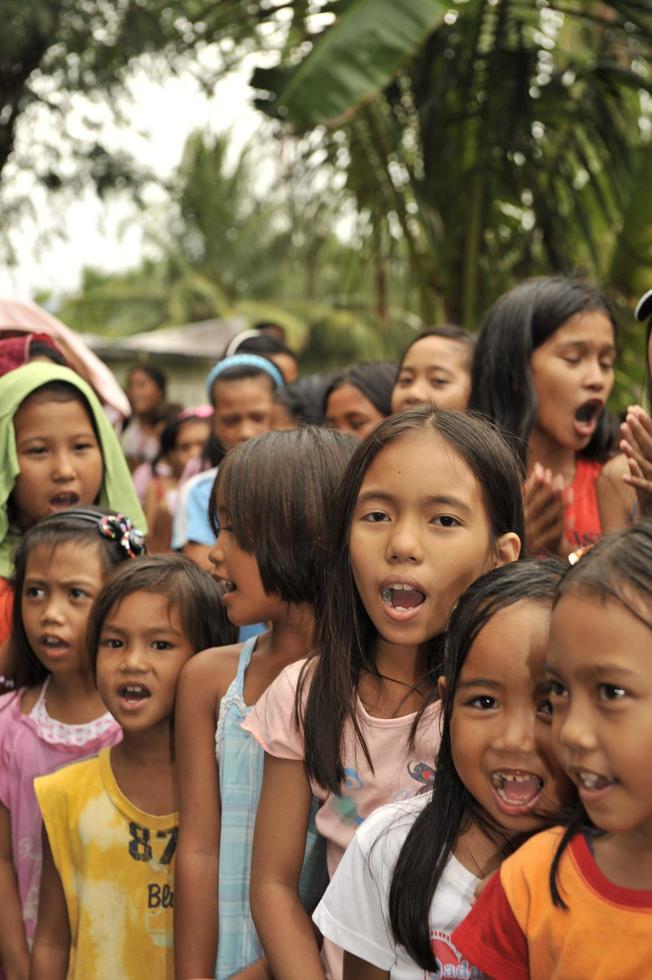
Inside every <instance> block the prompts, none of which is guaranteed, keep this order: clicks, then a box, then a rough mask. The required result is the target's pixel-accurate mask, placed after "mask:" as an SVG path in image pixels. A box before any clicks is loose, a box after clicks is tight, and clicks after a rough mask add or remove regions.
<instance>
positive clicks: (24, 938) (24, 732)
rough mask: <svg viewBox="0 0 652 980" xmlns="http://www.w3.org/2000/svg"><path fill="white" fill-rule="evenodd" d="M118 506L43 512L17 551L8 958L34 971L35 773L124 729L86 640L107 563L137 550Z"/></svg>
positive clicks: (5, 837) (1, 854) (2, 733)
mask: <svg viewBox="0 0 652 980" xmlns="http://www.w3.org/2000/svg"><path fill="white" fill-rule="evenodd" d="M142 549H143V542H142V536H141V535H139V534H138V533H137V532H134V530H133V529H132V527H131V524H130V522H129V521H128V520H127V519H126V518H124V517H122V516H119V515H115V514H111V513H109V512H103V511H102V510H100V509H97V508H84V509H79V508H73V509H71V510H67V511H64V512H63V513H61V514H53V515H51V516H50V517H46V518H44V520H42V521H41V522H40V523H39V524H37V525H36V526H35V527H33V528H32V529H31V530H30V531H28V532H27V534H26V535H25V536H24V538H23V540H22V544H21V546H20V548H19V549H18V554H17V556H16V577H15V588H16V591H15V597H14V603H13V630H12V634H11V644H10V663H9V670H10V672H11V675H12V677H13V678H14V681H15V684H16V688H17V690H16V691H14V692H13V693H10V694H5V695H4V696H2V697H0V903H1V905H2V915H1V916H0V962H2V964H3V965H4V967H5V970H6V972H7V975H8V976H9V977H26V976H27V972H28V958H29V953H28V950H29V947H31V943H32V940H33V938H34V930H35V927H36V912H37V905H38V888H39V880H40V873H41V816H40V813H39V810H38V806H37V804H36V797H35V796H34V789H33V780H34V778H35V777H36V776H43V775H45V774H46V773H50V772H53V771H54V770H55V769H58V768H59V767H60V766H62V765H65V764H66V763H68V762H74V761H75V760H77V759H81V758H84V757H86V756H88V755H93V754H94V753H95V752H97V751H98V749H100V748H101V747H102V746H104V745H113V744H114V743H115V742H117V741H118V740H119V738H120V728H119V726H118V724H117V723H116V722H115V721H114V719H113V718H112V717H111V715H109V714H108V713H107V711H106V708H105V706H104V704H103V703H102V700H101V698H100V696H99V694H98V692H97V688H96V686H95V680H94V678H93V674H92V670H91V659H90V656H89V652H88V647H87V643H86V630H87V626H88V618H89V615H90V611H91V606H92V604H93V601H94V599H95V597H96V596H97V594H98V593H99V591H100V589H101V587H102V584H103V582H104V580H105V578H106V577H107V574H108V572H109V571H110V570H111V569H112V568H113V567H114V566H115V565H117V564H119V563H120V562H123V561H125V560H126V559H128V558H131V557H133V556H135V555H136V554H139V553H140V551H142Z"/></svg>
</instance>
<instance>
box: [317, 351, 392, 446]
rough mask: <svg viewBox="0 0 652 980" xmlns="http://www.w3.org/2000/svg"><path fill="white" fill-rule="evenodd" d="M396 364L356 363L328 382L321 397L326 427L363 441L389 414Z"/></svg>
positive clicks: (379, 362)
mask: <svg viewBox="0 0 652 980" xmlns="http://www.w3.org/2000/svg"><path fill="white" fill-rule="evenodd" d="M395 378H396V365H395V364H393V363H391V362H389V361H360V363H359V364H354V365H353V366H352V367H350V368H348V370H346V371H344V372H343V373H342V374H339V375H337V376H336V377H335V378H333V380H332V381H331V383H330V385H329V387H328V388H327V390H326V394H325V396H324V417H325V419H326V422H327V424H328V425H331V426H332V427H333V428H334V429H339V430H340V432H348V433H349V435H352V436H355V437H356V439H364V438H365V436H367V435H368V434H369V433H370V432H371V430H372V429H373V428H374V427H375V426H377V425H378V423H379V422H382V421H383V419H385V418H387V416H388V415H391V413H392V405H391V397H392V388H393V387H394V380H395Z"/></svg>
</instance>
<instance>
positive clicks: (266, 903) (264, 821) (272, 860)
mask: <svg viewBox="0 0 652 980" xmlns="http://www.w3.org/2000/svg"><path fill="white" fill-rule="evenodd" d="M310 799H311V794H310V785H309V783H308V779H307V777H306V772H305V769H304V766H303V762H302V761H300V760H294V759H278V758H275V757H274V756H271V755H268V754H267V753H265V774H264V777H263V788H262V793H261V797H260V803H259V804H258V813H257V816H256V830H255V833H254V849H253V856H252V864H251V912H252V915H253V918H254V922H255V924H256V929H257V930H258V935H259V937H260V941H261V943H262V945H263V948H264V950H265V953H266V954H267V958H268V959H269V962H270V965H271V968H272V973H273V974H274V976H276V977H282V978H283V980H323V978H324V971H323V968H322V965H321V961H320V958H319V947H318V945H317V940H316V937H315V933H314V931H313V928H312V925H311V922H310V919H309V918H308V915H307V914H306V912H305V910H304V908H303V906H302V904H301V900H300V898H299V876H300V874H301V867H302V864H303V855H304V851H305V846H306V834H307V831H308V819H309V815H310Z"/></svg>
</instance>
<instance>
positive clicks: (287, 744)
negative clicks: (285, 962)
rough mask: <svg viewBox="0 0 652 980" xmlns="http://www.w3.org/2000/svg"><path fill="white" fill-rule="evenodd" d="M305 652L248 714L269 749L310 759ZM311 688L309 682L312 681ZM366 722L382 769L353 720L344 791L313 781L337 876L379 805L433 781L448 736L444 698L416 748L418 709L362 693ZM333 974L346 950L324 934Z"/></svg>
mask: <svg viewBox="0 0 652 980" xmlns="http://www.w3.org/2000/svg"><path fill="white" fill-rule="evenodd" d="M304 663H305V660H298V661H296V662H295V663H293V664H290V666H289V667H286V668H285V670H283V671H282V672H281V673H280V674H279V676H278V677H277V678H276V680H275V681H274V683H273V684H271V685H270V686H269V687H268V688H267V690H266V691H265V693H264V694H263V696H262V697H261V698H259V700H258V701H257V702H256V705H255V707H254V708H253V710H252V711H251V712H250V713H249V715H248V716H247V718H246V719H245V720H244V721H243V722H242V727H243V728H244V729H246V730H247V731H248V732H250V733H251V734H252V735H253V736H254V738H255V739H256V740H257V741H258V742H259V743H260V744H261V745H262V747H263V749H264V750H265V752H267V753H268V754H269V755H272V756H275V757H276V758H279V759H303V735H302V733H301V731H298V730H297V727H296V725H295V723H294V698H295V693H296V689H297V684H298V680H299V674H300V673H301V668H302V667H303V665H304ZM304 690H307V688H305V689H304ZM357 713H358V723H359V725H360V730H361V732H362V734H363V736H364V740H365V742H366V744H367V748H368V750H369V755H370V756H371V759H372V761H373V764H374V771H373V772H372V771H371V769H370V768H369V763H368V762H367V759H366V757H365V754H364V752H363V750H362V747H361V746H360V743H359V741H358V740H357V738H356V736H355V732H354V730H353V725H352V724H351V722H350V721H347V722H346V723H345V726H344V734H343V744H342V762H343V766H344V772H345V776H346V779H345V782H344V784H343V786H342V791H341V793H340V794H339V795H336V794H335V793H333V792H331V790H329V789H324V787H323V786H320V785H319V784H318V783H314V782H312V781H311V784H310V786H311V790H312V793H313V795H314V796H315V797H316V798H317V799H318V800H320V801H321V806H320V808H319V810H318V812H317V817H316V820H315V825H316V827H317V830H318V831H319V833H320V834H321V835H322V837H324V838H325V839H326V858H327V862H328V873H329V875H330V876H331V877H332V876H333V874H334V872H335V869H336V868H337V865H338V864H339V862H340V860H341V858H342V855H343V854H344V851H345V849H346V847H347V845H348V844H349V842H350V841H351V840H352V839H353V836H354V834H355V832H356V829H357V828H358V827H359V826H360V824H361V823H363V821H364V820H365V818H366V817H368V816H369V814H370V813H372V812H373V811H374V810H375V809H377V807H379V806H383V805H384V804H385V803H392V802H395V801H398V800H405V799H408V798H409V797H411V796H415V795H416V794H417V793H421V792H425V791H426V790H427V789H429V788H430V787H431V786H432V783H433V779H434V766H435V758H436V756H437V751H438V749H439V742H440V740H441V730H440V716H441V704H440V702H438V701H437V702H435V703H434V704H432V705H429V707H428V708H426V710H425V711H424V713H423V716H422V718H421V720H420V722H419V727H418V730H417V735H416V739H415V742H414V745H413V747H412V748H411V749H410V751H409V752H408V740H409V738H410V732H411V731H412V725H413V723H414V717H415V716H414V714H409V715H403V716H402V717H400V718H375V717H374V716H373V715H370V714H369V713H368V712H367V711H366V710H365V708H364V707H363V705H362V702H361V701H360V700H359V699H358V701H357ZM324 954H325V959H326V965H327V970H328V974H329V976H331V977H339V976H341V975H342V959H341V952H339V951H338V950H337V947H334V946H333V945H332V944H331V943H329V942H328V940H325V941H324Z"/></svg>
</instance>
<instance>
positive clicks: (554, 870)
mask: <svg viewBox="0 0 652 980" xmlns="http://www.w3.org/2000/svg"><path fill="white" fill-rule="evenodd" d="M651 569H652V523H650V521H641V522H640V523H639V524H637V525H634V527H632V528H631V529H629V530H627V531H624V532H622V533H620V534H616V535H612V536H609V537H605V538H603V539H602V541H600V542H599V543H598V544H597V545H596V547H595V548H593V549H592V550H591V551H589V552H588V553H587V554H586V555H585V556H584V557H582V558H581V559H580V560H579V561H578V562H577V564H576V565H574V566H573V567H571V568H570V569H569V570H568V571H567V573H566V575H565V577H564V579H563V580H562V582H561V586H560V587H559V590H558V598H557V602H556V605H555V608H554V610H553V615H552V625H551V631H550V646H549V651H548V656H547V673H548V677H549V687H550V699H551V703H552V736H553V748H554V751H555V754H556V755H557V757H558V759H559V762H560V764H561V765H562V766H563V768H564V769H565V770H566V772H567V774H568V776H569V777H570V779H571V780H572V781H573V783H574V784H575V786H576V787H577V791H578V796H579V798H578V800H577V803H576V806H575V812H574V814H573V816H572V818H571V820H570V821H569V823H568V825H567V826H566V827H565V828H562V827H557V828H554V829H552V830H549V831H546V832H544V833H541V834H537V836H536V837H534V838H532V840H530V841H528V843H527V844H525V845H524V846H523V847H522V848H521V849H520V850H519V851H517V852H516V854H514V855H513V856H512V857H510V858H509V859H508V860H507V861H506V862H505V863H504V864H503V865H502V867H501V869H500V873H499V875H496V877H495V878H494V879H493V880H492V881H491V882H490V884H489V885H488V886H487V888H486V889H485V891H484V892H483V893H482V895H481V896H480V898H479V900H478V903H477V905H476V906H475V907H474V909H473V911H472V912H471V914H470V916H469V917H468V918H467V919H466V921H465V922H464V923H463V924H462V925H461V926H460V927H459V928H458V929H457V930H456V932H455V933H454V935H453V940H454V941H455V942H456V943H457V945H458V947H459V948H460V949H461V950H462V951H463V952H464V954H465V955H468V956H469V957H470V958H472V959H473V962H475V963H476V964H477V965H478V966H479V967H480V968H481V969H483V970H484V971H485V973H486V974H487V975H488V976H491V977H495V978H500V980H562V978H563V980H570V978H575V977H577V978H584V977H591V978H596V980H606V978H608V977H628V978H629V977H644V976H646V975H649V973H650V916H651V915H652V775H651V770H650V753H651V752H652V659H651V658H650V631H651V629H652V573H651Z"/></svg>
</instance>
